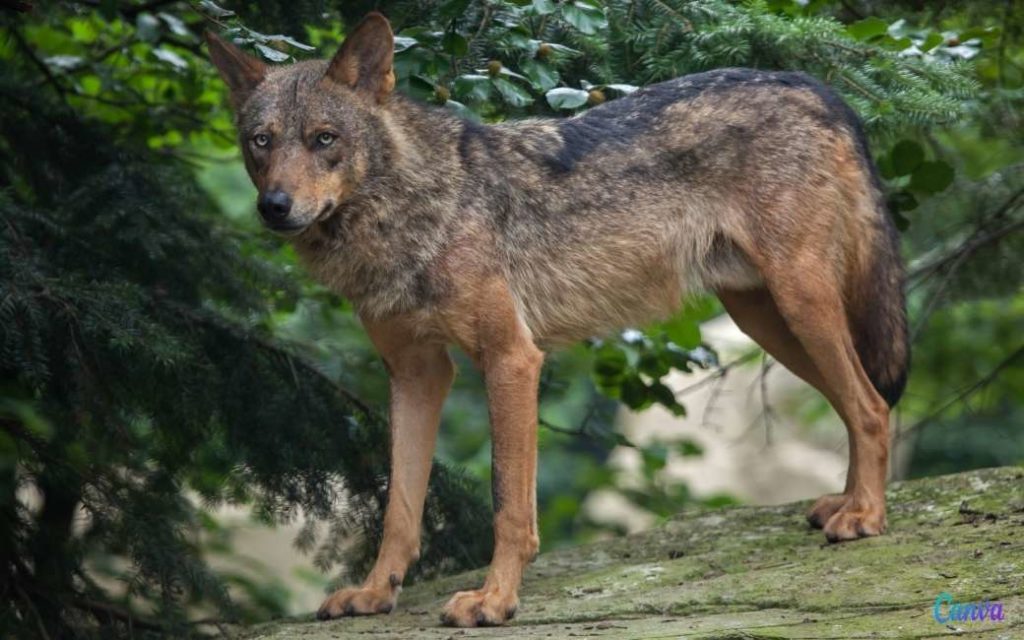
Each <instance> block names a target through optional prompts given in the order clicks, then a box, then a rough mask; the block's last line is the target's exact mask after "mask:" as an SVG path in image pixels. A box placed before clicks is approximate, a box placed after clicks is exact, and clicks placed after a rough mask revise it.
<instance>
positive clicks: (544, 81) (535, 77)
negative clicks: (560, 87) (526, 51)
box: [520, 59, 558, 91]
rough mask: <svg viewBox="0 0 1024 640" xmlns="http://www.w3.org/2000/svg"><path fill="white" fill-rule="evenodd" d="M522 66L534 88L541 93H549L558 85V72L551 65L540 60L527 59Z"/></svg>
mask: <svg viewBox="0 0 1024 640" xmlns="http://www.w3.org/2000/svg"><path fill="white" fill-rule="evenodd" d="M520 66H521V67H522V69H523V73H524V74H526V77H527V78H529V79H530V82H532V83H533V86H535V87H537V89H539V90H540V91H547V90H548V89H552V88H554V87H555V86H556V85H557V84H558V71H556V70H555V69H554V68H553V67H552V66H551V65H549V64H546V63H544V62H540V61H539V60H531V59H527V60H524V61H523V64H522V65H520Z"/></svg>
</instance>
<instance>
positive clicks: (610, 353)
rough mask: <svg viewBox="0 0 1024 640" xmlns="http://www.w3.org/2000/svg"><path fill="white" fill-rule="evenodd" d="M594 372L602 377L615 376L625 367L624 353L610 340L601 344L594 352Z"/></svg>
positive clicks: (619, 374) (620, 373)
mask: <svg viewBox="0 0 1024 640" xmlns="http://www.w3.org/2000/svg"><path fill="white" fill-rule="evenodd" d="M594 355H595V360H594V373H596V374H597V375H599V376H601V377H603V378H616V377H618V376H621V375H622V372H623V371H624V370H625V369H626V366H627V364H628V360H627V358H626V354H625V353H624V352H623V351H622V349H620V348H619V347H617V346H616V345H615V344H614V343H612V342H606V343H604V344H602V345H601V346H600V347H599V348H598V349H597V350H596V351H595V352H594Z"/></svg>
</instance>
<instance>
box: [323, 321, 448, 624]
mask: <svg viewBox="0 0 1024 640" xmlns="http://www.w3.org/2000/svg"><path fill="white" fill-rule="evenodd" d="M365 324H366V330H367V333H368V334H369V336H370V339H371V340H372V341H373V344H374V346H375V347H376V348H377V350H378V351H379V352H380V355H381V357H382V358H383V359H384V364H385V365H386V366H387V369H388V373H389V375H390V387H391V410H390V413H391V420H390V422H391V479H390V482H389V485H388V505H387V509H386V511H385V513H384V539H383V541H382V542H381V546H380V552H379V553H378V555H377V561H376V563H375V564H374V567H373V569H372V570H371V571H370V573H369V575H368V576H367V577H366V580H365V581H364V582H363V584H362V586H360V587H349V588H346V589H340V590H338V591H335V592H334V593H333V594H331V595H330V596H329V597H328V598H327V599H326V600H325V601H324V603H323V604H322V605H321V606H320V610H319V611H318V612H317V617H318V618H320V619H321V620H326V619H329V618H336V617H339V616H351V615H368V614H374V613H388V612H390V611H391V610H392V609H393V608H394V606H395V603H396V601H397V599H398V592H399V590H400V589H401V586H402V580H403V578H404V577H405V572H406V570H407V569H408V567H409V564H410V563H411V562H413V561H414V560H416V558H418V557H419V552H420V519H421V517H422V515H423V502H424V499H425V498H426V495H427V481H428V479H429V478H430V466H431V459H432V457H433V454H434V443H435V440H436V439H437V430H438V425H439V423H440V420H441V406H442V405H443V404H444V399H445V396H447V394H448V389H449V387H450V386H451V383H452V379H453V378H454V375H455V368H454V366H453V365H452V361H451V358H449V356H448V351H447V350H446V349H445V346H444V345H441V344H421V343H420V342H418V341H417V339H416V337H415V335H414V334H413V331H412V329H411V328H410V327H409V326H408V325H407V324H405V323H403V322H402V321H400V320H392V321H386V322H382V323H369V322H367V323H365Z"/></svg>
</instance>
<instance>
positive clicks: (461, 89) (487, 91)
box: [454, 74, 491, 102]
mask: <svg viewBox="0 0 1024 640" xmlns="http://www.w3.org/2000/svg"><path fill="white" fill-rule="evenodd" d="M454 89H455V95H456V96H458V97H459V98H462V99H463V100H468V101H470V102H484V101H486V100H487V99H488V98H490V97H491V79H490V77H488V76H484V75H478V74H464V75H461V76H459V77H458V78H455V86H454Z"/></svg>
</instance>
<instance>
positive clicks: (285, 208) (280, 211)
mask: <svg viewBox="0 0 1024 640" xmlns="http://www.w3.org/2000/svg"><path fill="white" fill-rule="evenodd" d="M256 208H257V209H259V210H260V215H261V216H263V219H264V220H266V221H267V222H282V221H284V219H285V218H287V217H288V213H289V212H290V211H291V210H292V197H291V196H290V195H288V194H287V193H285V192H284V191H281V190H280V189H274V190H273V191H267V192H266V193H264V194H263V195H261V196H260V199H259V202H257V203H256Z"/></svg>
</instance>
